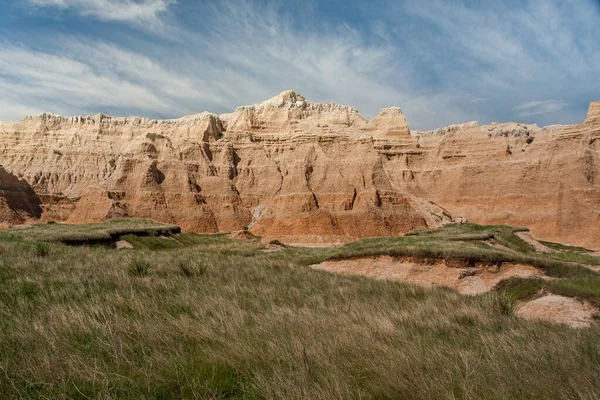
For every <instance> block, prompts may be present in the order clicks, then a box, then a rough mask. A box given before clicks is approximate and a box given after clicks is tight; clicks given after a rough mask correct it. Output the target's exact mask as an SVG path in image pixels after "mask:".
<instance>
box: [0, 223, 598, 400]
mask: <svg viewBox="0 0 600 400" xmlns="http://www.w3.org/2000/svg"><path fill="white" fill-rule="evenodd" d="M0 240H1V241H2V244H3V246H4V248H5V250H4V251H3V252H1V253H0V393H1V394H2V397H3V398H19V397H20V398H105V399H106V398H130V399H134V398H135V399H139V398H156V399H159V398H162V399H165V398H207V399H225V398H238V399H241V398H244V399H246V398H248V399H307V398H310V399H332V398H339V399H352V398H356V399H383V398H402V399H483V398H485V399H507V398H518V399H572V398H581V399H593V398H597V397H598V395H599V394H600V387H599V382H598V373H599V372H600V342H599V341H598V335H599V334H600V328H598V327H597V326H594V327H592V328H589V329H582V330H572V329H570V328H567V327H564V326H558V325H551V324H544V323H532V322H527V321H523V320H520V319H518V318H516V317H515V316H514V315H513V310H514V308H513V307H514V304H515V299H516V298H517V295H516V294H514V293H503V292H501V291H500V292H495V293H490V294H486V295H482V296H476V297H464V296H461V295H459V294H457V293H456V292H454V291H452V290H449V289H443V288H437V289H425V288H419V287H413V286H408V285H402V284H398V283H394V282H385V281H375V280H369V279H366V278H360V277H351V276H339V275H334V274H330V273H326V272H320V271H314V270H312V269H310V268H307V265H308V264H310V263H312V262H318V261H321V260H324V259H325V258H330V257H337V256H339V254H340V253H339V252H348V253H349V254H364V253H369V252H373V253H374V252H375V250H376V249H378V250H377V251H383V249H388V250H390V251H391V250H394V249H396V250H397V248H398V247H399V245H398V243H397V242H396V241H395V239H381V240H379V241H377V240H367V241H362V242H359V243H356V244H353V245H349V246H346V247H345V248H341V249H300V248H291V247H288V248H285V249H282V250H280V251H277V252H265V251H263V246H262V245H261V244H260V243H259V242H257V241H233V240H228V239H226V238H225V237H223V236H195V237H193V239H192V238H191V237H190V238H189V240H187V239H182V240H181V242H183V243H184V245H181V246H179V247H177V248H163V249H158V250H150V249H149V248H144V247H143V246H139V243H141V242H144V241H145V240H148V241H149V243H151V241H152V240H154V239H153V238H149V237H148V238H137V240H138V242H139V243H137V244H138V248H137V249H134V250H127V251H116V250H112V249H109V248H105V247H72V246H65V245H61V244H54V243H52V244H47V246H48V255H47V256H46V257H37V256H33V257H32V256H31V255H32V253H31V249H32V243H31V242H30V241H29V240H26V239H22V238H19V237H14V236H6V234H0ZM418 240H420V239H419V238H414V237H411V238H406V242H405V243H404V244H405V245H406V246H409V245H410V246H414V247H416V248H418V246H419V245H418V243H417V241H418ZM427 240H429V239H427ZM411 241H413V242H411ZM432 243H434V242H433V241H432V242H431V243H430V242H428V243H427V245H430V244H432ZM453 243H454V244H456V242H453ZM423 246H425V245H423ZM475 247H477V246H475ZM448 251H449V250H448ZM139 263H141V264H143V265H145V266H146V267H147V269H146V267H144V268H142V269H146V270H147V271H148V273H147V274H146V275H145V277H144V278H143V279H140V276H139V275H136V274H131V272H130V268H131V267H132V266H133V265H136V264H139ZM184 271H188V272H187V273H186V272H184ZM565 290H566V289H565Z"/></svg>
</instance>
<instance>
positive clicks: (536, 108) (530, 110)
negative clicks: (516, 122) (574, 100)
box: [513, 100, 566, 117]
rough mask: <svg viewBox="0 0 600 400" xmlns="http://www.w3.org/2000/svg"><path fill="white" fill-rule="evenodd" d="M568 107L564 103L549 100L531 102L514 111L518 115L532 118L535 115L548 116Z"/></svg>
mask: <svg viewBox="0 0 600 400" xmlns="http://www.w3.org/2000/svg"><path fill="white" fill-rule="evenodd" d="M565 107H566V104H565V103H564V102H562V101H555V100H547V101H529V102H527V103H525V104H521V105H519V106H517V107H515V108H513V110H515V111H517V112H518V115H520V116H522V117H530V116H533V115H541V114H547V113H551V112H555V111H559V110H562V109H563V108H565Z"/></svg>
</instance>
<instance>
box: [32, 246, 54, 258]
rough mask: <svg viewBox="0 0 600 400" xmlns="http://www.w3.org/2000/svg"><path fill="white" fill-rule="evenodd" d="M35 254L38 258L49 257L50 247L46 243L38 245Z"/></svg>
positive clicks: (34, 250)
mask: <svg viewBox="0 0 600 400" xmlns="http://www.w3.org/2000/svg"><path fill="white" fill-rule="evenodd" d="M33 252H34V254H35V255H36V256H37V257H47V256H48V255H49V254H50V247H49V246H48V245H47V244H46V243H36V244H35V247H34V249H33Z"/></svg>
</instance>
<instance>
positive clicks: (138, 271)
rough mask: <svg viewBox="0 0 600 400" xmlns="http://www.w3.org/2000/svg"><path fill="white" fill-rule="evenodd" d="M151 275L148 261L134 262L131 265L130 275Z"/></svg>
mask: <svg viewBox="0 0 600 400" xmlns="http://www.w3.org/2000/svg"><path fill="white" fill-rule="evenodd" d="M149 273H150V263H149V262H148V261H141V260H134V261H132V262H131V264H130V265H129V275H131V276H137V277H143V276H147V275H148V274H149Z"/></svg>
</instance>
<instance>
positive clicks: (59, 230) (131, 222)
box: [9, 218, 181, 244]
mask: <svg viewBox="0 0 600 400" xmlns="http://www.w3.org/2000/svg"><path fill="white" fill-rule="evenodd" d="M180 231H181V228H179V227H178V226H177V225H169V224H162V223H159V222H155V221H150V220H141V219H133V218H115V219H112V220H110V221H108V222H103V223H97V224H62V223H37V224H33V225H29V226H24V227H17V228H12V229H10V230H9V232H10V234H11V235H12V236H18V237H21V238H25V239H32V240H37V241H45V242H63V243H73V244H77V243H86V242H92V243H93V242H103V241H109V242H110V241H111V240H114V239H115V238H116V237H119V236H124V235H129V234H136V235H162V234H173V233H178V232H180Z"/></svg>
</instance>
